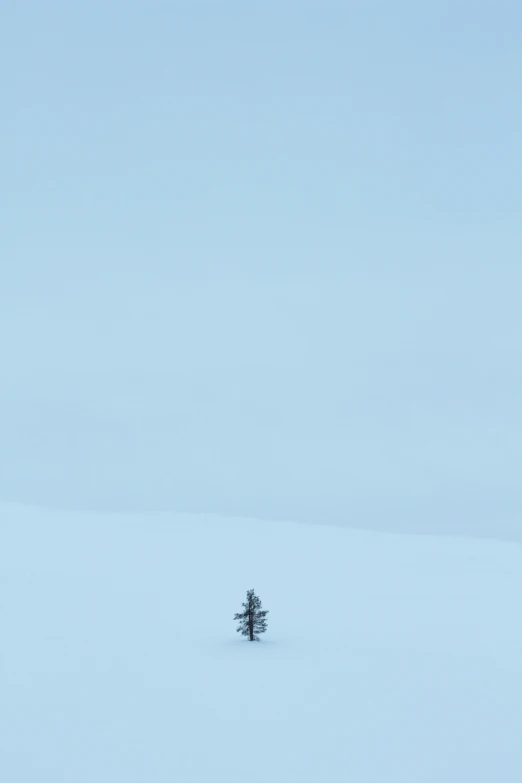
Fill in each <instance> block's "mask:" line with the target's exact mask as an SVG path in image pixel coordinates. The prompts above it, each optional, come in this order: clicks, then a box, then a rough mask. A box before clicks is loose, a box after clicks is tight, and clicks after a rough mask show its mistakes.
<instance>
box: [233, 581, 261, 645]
mask: <svg viewBox="0 0 522 783" xmlns="http://www.w3.org/2000/svg"><path fill="white" fill-rule="evenodd" d="M267 614H268V609H262V608H261V600H260V599H259V598H258V597H257V595H256V594H255V593H254V591H253V590H247V599H246V601H245V603H244V604H243V611H242V612H239V613H238V614H235V615H234V620H239V625H238V627H237V632H238V633H240V634H242V635H243V636H248V640H249V641H250V642H258V641H259V634H260V633H264V632H265V631H266V625H267V623H266V619H265V618H266V616H267Z"/></svg>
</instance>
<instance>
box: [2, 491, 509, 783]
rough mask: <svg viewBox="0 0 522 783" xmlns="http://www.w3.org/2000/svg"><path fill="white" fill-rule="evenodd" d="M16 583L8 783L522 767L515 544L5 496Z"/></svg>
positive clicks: (462, 775)
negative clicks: (245, 636)
mask: <svg viewBox="0 0 522 783" xmlns="http://www.w3.org/2000/svg"><path fill="white" fill-rule="evenodd" d="M0 579H1V592H0V603H1V612H0V636H1V644H0V663H1V666H0V693H1V703H0V779H1V780H3V781H6V783H33V781H38V783H62V782H63V783H119V781H121V782H122V783H123V782H124V783H137V782H138V781H140V783H141V782H142V781H154V782H155V783H164V782H166V781H169V782H171V781H179V782H180V783H192V782H193V781H194V782H196V781H197V782H198V783H205V781H209V782H210V781H212V783H221V782H223V783H235V781H249V783H257V781H270V782H271V783H278V781H294V780H295V781H297V780H298V781H300V782H301V783H308V782H309V781H310V783H311V782H312V781H313V782H314V783H316V782H317V781H320V780H322V781H329V782H332V783H333V782H334V781H357V782H358V783H370V782H371V783H374V782H375V783H381V781H386V783H395V782H396V783H419V782H420V781H422V783H441V782H442V781H444V783H452V782H453V781H454V782H455V783H457V782H458V783H468V782H469V783H492V782H493V781H498V782H501V783H511V782H512V783H515V782H516V783H519V781H520V780H522V749H521V744H520V717H521V714H522V655H521V653H522V630H521V628H522V626H521V623H520V607H519V604H520V596H521V595H522V550H521V549H520V548H519V547H518V546H517V545H516V544H507V543H499V542H491V541H476V540H466V539H456V538H447V539H444V538H431V537H422V538H415V537H407V536H386V535H383V534H376V533H375V534H374V533H359V532H354V531H352V530H347V529H339V528H328V527H314V526H305V525H295V524H290V523H288V524H286V523H278V524H275V523H266V522H253V521H249V520H230V519H222V518H211V517H203V516H201V517H200V516H185V515H183V516H181V515H179V516H175V515H165V516H160V515H154V516H149V517H146V516H143V517H137V516H133V517H131V516H118V515H113V516H93V515H88V514H65V513H54V512H44V511H36V510H24V509H21V508H16V507H7V506H4V507H0ZM250 587H254V588H255V589H256V591H257V592H258V594H259V595H260V597H261V599H262V601H263V605H264V607H265V608H267V609H269V610H270V614H269V615H268V620H269V628H268V632H267V634H266V635H265V638H264V640H263V641H262V642H261V643H259V644H256V643H254V644H249V643H248V642H245V641H243V640H241V639H240V638H239V636H238V635H237V634H236V633H235V624H234V622H233V620H232V616H233V614H234V612H236V611H238V610H239V609H240V605H241V602H242V601H243V600H244V593H245V591H246V589H247V588H250Z"/></svg>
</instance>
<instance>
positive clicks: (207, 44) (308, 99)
mask: <svg viewBox="0 0 522 783" xmlns="http://www.w3.org/2000/svg"><path fill="white" fill-rule="evenodd" d="M0 72H1V74H2V115H1V116H2V142H3V144H2V148H3V153H4V154H3V156H2V188H1V190H0V199H1V203H0V207H1V215H2V219H1V232H0V233H1V238H0V253H1V258H0V260H1V288H0V335H1V336H0V341H1V342H0V348H1V351H0V353H1V362H2V365H1V367H2V382H1V384H0V406H1V407H0V430H1V433H0V434H1V439H0V500H16V501H23V502H29V503H48V504H57V505H68V506H79V507H87V506H91V507H92V506H96V507H103V508H120V507H125V508H129V507H130V508H152V507H160V508H176V509H181V510H187V509H194V510H209V511H221V512H237V513H246V514H253V515H260V516H271V517H291V518H295V519H306V520H311V521H335V522H339V523H341V524H342V523H350V524H376V525H379V526H384V527H393V526H407V527H410V528H412V527H414V528H416V529H421V530H425V529H446V528H448V527H449V528H451V529H458V530H471V531H473V530H474V531H476V532H480V531H483V530H486V529H487V531H489V532H492V531H493V532H494V531H495V530H498V531H499V534H500V533H501V532H502V531H505V530H506V529H507V528H508V527H511V528H513V527H517V526H518V530H519V531H522V514H521V503H522V489H521V486H520V476H519V474H520V465H521V464H522V445H521V444H522V399H521V391H522V352H521V347H522V315H521V310H522V308H521V305H520V302H521V301H522V227H521V226H522V219H521V215H522V185H521V183H522V141H521V140H522V135H521V134H522V4H521V3H520V2H516V1H515V0H513V1H512V2H508V1H507V0H504V1H502V0H501V1H500V2H496V3H493V2H480V0H479V1H478V2H468V1H467V0H466V1H462V2H459V0H452V2H446V1H444V2H440V1H438V2H430V3H427V2H419V0H416V2H413V1H410V2H407V1H406V0H398V2H394V3H391V2H384V1H383V0H380V1H377V2H371V0H366V1H365V2H362V0H361V2H348V0H346V2H336V3H334V2H329V0H323V1H322V2H318V1H317V2H313V3H310V2H306V1H303V0H301V1H300V2H286V0H278V1H277V2H274V1H273V0H265V2H263V3H257V2H251V3H245V2H226V1H224V2H217V0H216V2H198V1H197V0H192V2H175V1H171V2H164V3H158V2H143V1H142V2H123V1H122V0H119V1H118V2H108V1H107V0H104V2H101V1H100V0H89V2H74V3H73V2H53V0H45V2H44V1H43V0H42V1H41V2H36V0H34V1H33V2H22V1H21V0H17V1H16V2H15V1H14V0H5V1H4V2H2V6H1V9H0Z"/></svg>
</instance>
